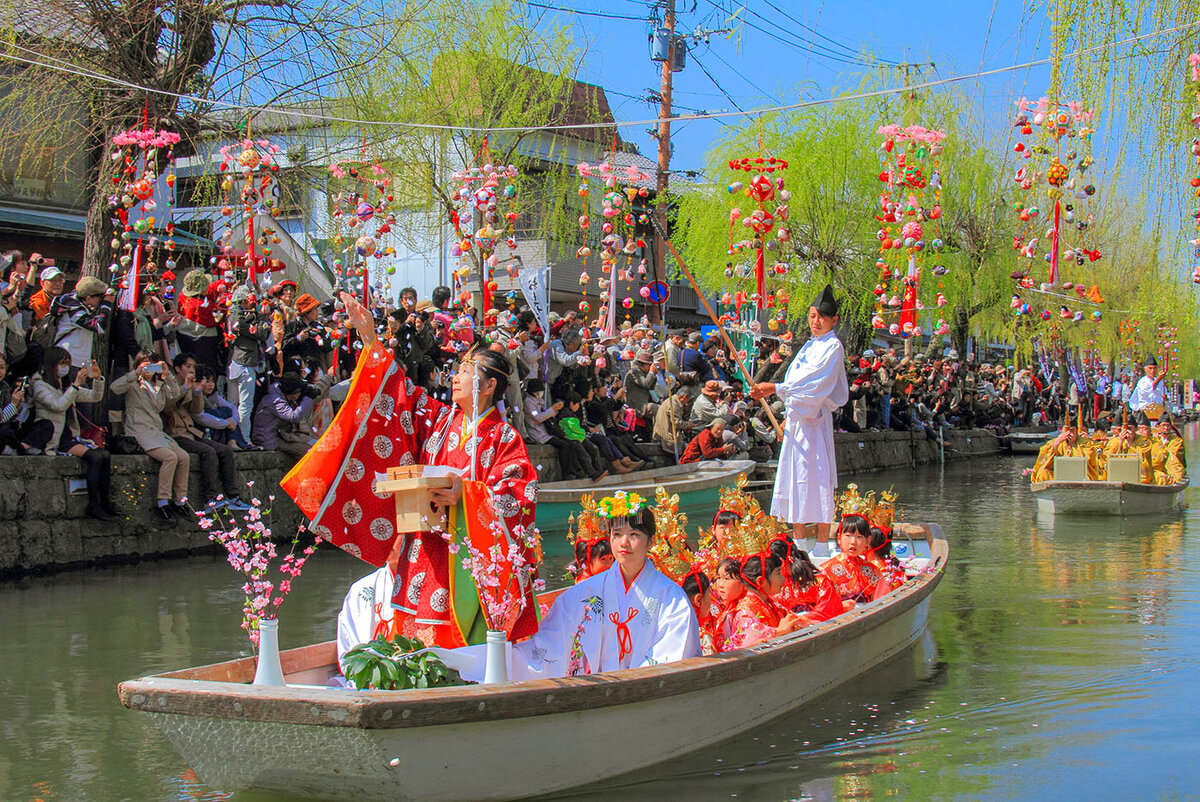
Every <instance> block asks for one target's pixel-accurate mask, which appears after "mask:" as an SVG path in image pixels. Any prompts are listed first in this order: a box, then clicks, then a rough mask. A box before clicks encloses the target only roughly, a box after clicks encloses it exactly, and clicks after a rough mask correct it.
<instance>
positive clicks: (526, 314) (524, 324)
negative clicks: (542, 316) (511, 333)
mask: <svg viewBox="0 0 1200 802" xmlns="http://www.w3.org/2000/svg"><path fill="white" fill-rule="evenodd" d="M536 322H537V315H535V314H533V310H532V309H522V310H521V314H519V315H517V328H518V329H527V328H529V324H530V323H536Z"/></svg>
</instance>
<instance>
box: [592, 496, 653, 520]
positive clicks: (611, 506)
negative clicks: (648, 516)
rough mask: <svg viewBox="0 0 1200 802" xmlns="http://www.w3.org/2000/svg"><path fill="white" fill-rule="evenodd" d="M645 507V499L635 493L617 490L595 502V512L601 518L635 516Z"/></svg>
mask: <svg viewBox="0 0 1200 802" xmlns="http://www.w3.org/2000/svg"><path fill="white" fill-rule="evenodd" d="M645 506H646V499H644V498H642V497H641V496H639V495H638V494H637V493H626V492H625V491H624V490H618V491H617V492H616V493H614V494H613V495H611V496H606V497H604V498H602V499H600V500H599V501H598V502H596V512H597V514H599V516H600V517H601V518H628V517H630V516H632V515H637V514H638V513H639V512H641V511H642V509H643V508H645Z"/></svg>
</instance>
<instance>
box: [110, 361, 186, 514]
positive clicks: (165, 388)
mask: <svg viewBox="0 0 1200 802" xmlns="http://www.w3.org/2000/svg"><path fill="white" fill-rule="evenodd" d="M112 391H113V393H114V394H115V395H123V396H125V433H126V434H127V435H129V436H130V437H133V438H134V439H135V440H137V441H138V445H139V446H141V447H142V450H143V451H145V452H146V454H148V455H149V456H150V458H151V459H153V460H154V461H155V462H157V463H158V496H157V502H156V504H155V508H154V509H155V514H156V515H158V516H159V518H161V519H162V520H163V521H170V520H172V516H175V517H176V518H178V519H180V520H185V521H187V520H192V515H191V513H189V512H188V509H187V506H186V505H185V504H184V502H185V500H186V499H187V486H188V469H189V468H190V467H191V462H190V461H189V458H188V453H187V452H186V451H184V450H183V449H182V448H180V447H179V444H178V443H176V442H175V440H174V439H172V438H171V437H170V436H169V435H167V433H166V432H164V431H163V421H162V412H163V410H164V409H166V406H167V401H168V399H177V398H179V397H180V395H182V390H181V389H180V387H179V383H178V382H177V381H176V380H175V374H174V372H172V370H171V367H170V366H169V365H167V364H166V363H165V362H163V361H162V360H160V359H158V356H157V355H156V354H154V353H152V352H150V351H142V352H141V353H140V354H138V355H137V356H136V357H134V360H133V370H131V371H129V372H128V373H126V374H125V375H124V376H122V377H121V378H119V379H117V380H116V381H115V382H113V384H112ZM172 494H174V499H175V503H173V504H172V503H171V497H172Z"/></svg>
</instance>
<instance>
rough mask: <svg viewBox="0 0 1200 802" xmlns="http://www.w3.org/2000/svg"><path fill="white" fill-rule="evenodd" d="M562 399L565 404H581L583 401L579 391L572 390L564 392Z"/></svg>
mask: <svg viewBox="0 0 1200 802" xmlns="http://www.w3.org/2000/svg"><path fill="white" fill-rule="evenodd" d="M562 400H563V404H564V405H566V406H570V405H571V404H582V403H583V398H582V397H580V395H579V393H576V392H574V391H572V392H569V393H564V394H563V397H562Z"/></svg>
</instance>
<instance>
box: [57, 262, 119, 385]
mask: <svg viewBox="0 0 1200 802" xmlns="http://www.w3.org/2000/svg"><path fill="white" fill-rule="evenodd" d="M112 300H113V293H112V290H110V289H109V288H108V285H107V284H105V283H104V282H103V281H101V280H100V279H98V278H96V277H95V276H84V277H83V278H81V279H79V281H77V282H75V289H74V290H72V291H71V292H68V293H65V294H63V295H60V296H58V297H57V298H55V299H54V301H53V302H52V303H51V304H50V316H51V317H52V318H53V319H54V320H57V321H58V327H57V329H56V331H55V335H54V344H55V345H57V346H58V347H59V348H63V349H65V350H66V352H67V353H69V354H70V355H71V365H72V367H74V368H75V369H76V370H81V369H83V368H84V367H86V366H88V365H89V364H90V363H91V361H92V344H93V343H94V342H95V339H96V335H97V334H100V335H103V334H104V333H105V332H106V331H107V330H108V321H109V316H110V315H111V313H112Z"/></svg>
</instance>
